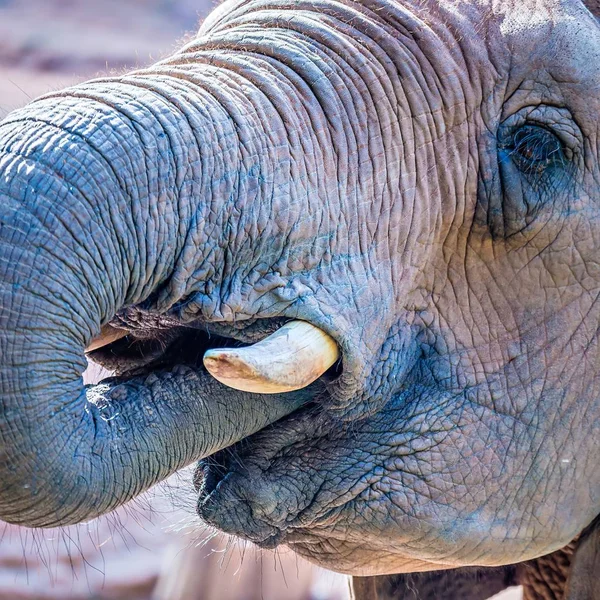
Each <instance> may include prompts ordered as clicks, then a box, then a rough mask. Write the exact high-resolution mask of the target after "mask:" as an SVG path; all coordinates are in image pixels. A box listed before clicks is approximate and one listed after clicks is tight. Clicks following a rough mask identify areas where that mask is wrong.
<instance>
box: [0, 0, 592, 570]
mask: <svg viewBox="0 0 600 600" xmlns="http://www.w3.org/2000/svg"><path fill="white" fill-rule="evenodd" d="M594 12H595V14H596V15H597V16H600V11H598V5H597V3H594V1H592V2H590V3H589V4H588V5H587V7H586V6H585V5H584V4H583V3H582V2H581V1H580V0H562V1H560V2H556V1H554V0H539V1H535V2H534V1H533V0H527V1H526V2H525V4H524V3H523V2H519V3H515V2H509V1H508V0H472V1H471V0H470V1H463V0H439V1H434V0H361V1H356V2H355V1H353V0H342V1H339V2H338V1H334V0H311V1H309V0H293V1H292V0H245V1H243V2H242V1H241V0H235V1H230V2H226V3H225V4H223V5H222V6H221V7H219V8H218V9H217V10H216V11H215V12H213V14H212V15H211V16H210V17H209V18H208V20H207V21H206V22H205V23H204V25H203V26H202V28H201V30H200V32H199V34H198V36H197V37H196V39H194V40H193V41H192V42H190V43H189V44H188V45H186V46H185V47H184V48H182V49H181V50H179V51H178V52H176V53H175V54H174V55H173V56H172V57H170V58H168V59H166V60H164V61H162V62H159V63H158V64H156V65H154V66H152V67H149V68H147V69H143V70H140V71H136V72H133V73H130V74H127V75H123V76H119V77H113V78H105V79H100V80H95V81H92V82H89V83H86V84H83V85H80V86H77V87H74V88H71V89H68V90H65V91H62V92H58V93H54V94H50V95H49V96H46V97H44V98H41V99H39V100H37V101H35V102H33V103H31V104H30V105H29V106H27V107H26V108H24V109H22V110H19V111H17V112H15V113H13V114H12V115H9V116H8V117H7V118H6V119H5V120H4V121H3V122H2V123H1V124H0V306H1V311H0V400H1V407H2V412H1V419H0V517H1V518H3V519H5V520H7V521H11V522H15V523H21V524H26V525H31V526H38V527H46V526H53V525H57V524H67V523H74V522H78V521H82V520H85V519H89V518H92V517H94V516H96V515H99V514H101V513H103V512H106V511H108V510H111V509H113V508H115V507H116V506H118V505H120V504H122V503H123V502H125V501H127V500H128V499H130V498H132V497H133V496H135V495H136V494H138V493H140V492H141V491H143V490H145V489H146V488H148V487H149V486H150V485H152V484H153V483H155V482H157V481H159V480H161V479H163V478H165V477H166V476H168V475H169V474H170V473H172V472H173V471H175V470H176V469H178V468H180V467H182V466H184V465H186V464H190V463H191V462H194V461H196V460H197V459H200V458H202V457H206V456H207V455H209V454H211V453H214V452H215V451H216V450H219V449H221V448H224V447H226V446H230V445H231V444H233V443H234V442H238V443H236V444H235V445H234V446H232V447H231V448H228V449H227V450H226V451H222V452H217V453H215V454H212V455H211V456H210V457H209V458H207V459H205V460H204V461H202V462H201V463H200V464H199V466H198V468H197V476H196V478H195V482H196V485H197V488H198V492H199V500H198V512H199V514H200V516H201V517H202V518H204V519H205V520H206V521H208V522H209V523H211V524H213V525H215V526H216V527H219V528H221V529H223V530H225V531H227V532H229V533H234V534H236V535H239V536H242V537H244V538H246V539H249V540H252V541H253V542H256V543H257V544H259V545H261V546H264V547H273V546H275V545H278V544H287V545H288V546H290V547H292V548H293V549H294V550H296V551H297V552H299V553H300V554H302V555H303V556H305V557H307V558H308V559H309V560H312V561H314V562H317V563H319V564H322V565H324V566H327V567H329V568H332V569H335V570H338V571H343V572H347V573H354V574H362V575H374V574H385V573H401V572H413V571H427V570H434V569H443V568H450V567H461V566H465V565H477V566H495V565H503V564H506V563H513V562H516V561H524V560H527V559H531V558H534V557H537V556H540V555H542V554H545V553H549V552H551V551H553V550H556V549H558V548H560V547H562V546H565V545H566V544H567V543H568V542H569V541H570V540H571V539H573V538H574V537H575V536H576V535H577V534H578V533H579V532H580V531H581V530H582V529H584V528H585V527H586V526H587V525H588V524H589V523H591V522H592V521H593V519H594V518H595V517H596V515H598V513H600V470H599V468H598V466H597V463H596V460H598V455H599V450H600V378H599V376H598V373H599V369H598V367H599V365H600V346H599V340H598V330H599V325H600V303H599V302H598V298H599V297H600V266H599V262H598V258H597V256H598V248H599V247H600V162H599V159H600V138H599V135H600V121H599V118H598V115H600V91H599V90H600V25H599V23H598V20H597V16H594ZM291 321H303V322H305V323H308V324H309V325H311V326H312V327H310V328H309V329H310V331H311V332H312V333H311V335H312V334H315V336H316V337H315V338H314V339H315V340H316V342H314V343H313V342H311V345H310V346H307V348H305V349H304V350H302V348H303V344H304V341H305V340H304V338H303V339H302V340H300V341H298V339H296V338H295V334H294V335H292V336H291V337H290V336H288V332H289V330H290V329H294V327H297V324H292V325H288V323H289V322H291ZM107 326H110V327H112V328H113V329H112V330H109V329H107ZM282 326H287V327H288V329H286V330H284V331H285V334H284V333H281V330H280V328H281V327H282ZM102 327H104V329H103V330H102V331H103V332H104V334H105V335H104V337H103V338H102V339H103V342H106V341H109V340H113V341H112V343H111V344H109V345H107V346H103V347H101V348H99V349H96V350H95V351H94V352H93V353H92V356H93V358H94V359H95V360H97V361H98V362H100V363H103V364H105V365H106V366H109V367H111V368H113V369H115V370H116V371H117V376H116V377H115V378H112V379H109V380H106V381H104V382H102V383H101V384H99V385H97V386H94V387H88V388H85V387H84V386H83V384H82V380H81V373H82V371H83V370H84V367H85V359H84V348H86V347H87V348H97V347H98V346H99V344H98V343H97V342H94V340H95V339H96V338H97V336H98V335H99V334H100V332H101V328H102ZM302 327H304V328H306V327H308V326H306V325H304V326H300V329H302ZM115 328H116V329H118V330H121V331H122V332H123V333H126V334H127V335H126V337H124V338H121V339H118V338H119V337H120V335H115V334H114V331H115ZM110 331H112V334H111V336H109V338H108V339H107V337H106V335H107V332H110ZM275 331H280V333H279V335H278V336H277V337H276V341H275V342H273V339H272V338H271V339H270V340H269V341H267V342H262V344H263V346H261V347H259V348H258V349H257V348H250V349H249V350H241V351H240V350H237V349H236V348H239V347H245V346H248V345H252V344H254V343H256V342H259V341H260V340H262V339H263V338H265V337H266V336H267V335H269V334H272V333H273V332H275ZM332 340H333V341H332ZM288 342H289V343H290V344H295V345H294V348H295V349H296V350H298V352H299V353H297V354H296V353H295V352H283V351H281V346H282V343H283V344H285V343H288ZM265 344H266V346H267V350H265V349H264V346H265ZM323 344H325V345H327V344H328V350H327V351H324V350H323ZM336 346H337V350H336V348H335V347H336ZM220 347H233V348H234V350H233V351H229V352H224V351H219V350H217V351H213V352H212V353H211V354H210V355H209V356H208V359H207V360H209V361H212V362H213V363H216V364H217V367H215V364H213V365H212V367H211V370H213V371H215V372H216V373H217V374H218V375H219V376H220V379H221V380H223V381H225V382H227V383H229V384H231V383H233V384H234V385H235V386H236V387H238V388H241V389H242V390H251V391H239V390H238V391H234V390H233V389H231V388H230V387H228V386H226V385H223V384H221V383H219V382H217V381H216V380H215V379H213V378H212V376H211V375H210V373H209V372H208V371H207V369H206V368H205V367H204V366H203V363H202V357H203V355H204V353H205V351H206V350H208V349H214V348H220ZM332 348H333V349H332ZM338 350H339V353H340V356H341V360H340V361H339V363H338V364H336V365H334V366H333V367H332V368H330V369H329V370H328V371H327V372H325V373H324V374H323V371H324V370H325V369H326V368H327V367H328V366H329V365H330V364H331V363H332V362H333V358H335V356H336V355H337V351H338ZM249 355H252V356H253V357H254V359H256V360H258V361H259V362H260V363H261V364H260V373H259V374H258V375H256V373H257V372H256V371H253V370H252V369H253V368H254V367H253V366H252V365H251V364H250V362H251V361H249V359H248V356H249ZM324 355H327V357H328V360H325V359H323V356H324ZM257 356H258V358H257ZM296 357H301V358H298V359H296ZM332 357H333V358H332ZM230 359H231V360H230ZM219 361H224V362H225V367H223V369H222V370H221V371H219V364H221V363H219ZM228 361H229V362H228ZM235 361H237V363H236V364H233V363H235ZM315 364H316V365H317V366H319V365H320V368H318V369H316V367H315ZM221 366H222V365H221ZM254 366H256V365H254ZM315 369H316V370H315ZM282 372H283V373H288V374H289V373H290V372H291V373H293V374H294V376H295V375H298V377H297V378H296V379H298V381H302V382H303V383H302V384H299V385H304V384H305V383H308V382H309V381H312V380H313V379H314V377H315V376H318V375H321V377H319V378H318V380H316V381H315V382H314V383H312V384H311V385H309V386H308V387H306V388H303V389H300V390H298V391H291V392H287V391H284V390H288V389H291V388H293V387H299V385H295V386H288V385H287V384H286V383H285V382H281V381H280V374H281V373H282ZM257 378H258V384H257ZM269 378H270V383H269V386H270V387H268V389H267V388H266V387H265V386H266V384H265V381H266V380H269ZM292 379H294V377H292ZM263 391H277V392H278V393H277V394H275V395H267V394H263V393H262V392H263ZM286 415H287V416H286ZM282 417H283V418H282ZM277 419H280V420H279V421H277ZM274 421H277V422H276V423H273V422H274ZM250 434H252V435H250Z"/></svg>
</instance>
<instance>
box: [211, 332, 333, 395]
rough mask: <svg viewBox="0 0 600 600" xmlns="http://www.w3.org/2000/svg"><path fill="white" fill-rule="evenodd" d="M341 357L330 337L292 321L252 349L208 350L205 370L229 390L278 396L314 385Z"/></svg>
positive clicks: (250, 347) (251, 347)
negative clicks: (278, 394) (229, 388)
mask: <svg viewBox="0 0 600 600" xmlns="http://www.w3.org/2000/svg"><path fill="white" fill-rule="evenodd" d="M339 356H340V353H339V350H338V347H337V344H336V343H335V341H334V340H333V338H331V336H329V335H328V334H327V333H325V332H324V331H322V330H321V329H319V328H318V327H315V326H314V325H311V324H310V323H307V322H305V321H291V322H290V323H286V324H285V325H284V326H283V327H281V329H278V330H277V331H276V332H275V333H273V334H272V335H270V336H268V337H266V338H265V339H264V340H261V341H260V342H258V343H256V344H254V345H252V346H248V347H246V348H218V349H214V350H208V351H207V352H206V354H205V355H204V366H205V367H206V369H207V371H208V372H209V373H210V374H211V375H212V376H213V377H214V378H215V379H217V380H218V381H220V382H221V383H223V384H224V385H226V386H228V387H231V388H234V389H236V390H242V391H244V392H255V393H260V394H277V393H281V392H291V391H293V390H299V389H301V388H304V387H306V386H307V385H309V384H311V383H312V382H313V381H315V380H316V379H318V378H319V377H320V376H321V375H323V373H325V371H327V369H329V367H331V366H332V365H333V364H334V363H335V362H336V361H337V359H338V358H339Z"/></svg>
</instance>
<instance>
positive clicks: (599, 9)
mask: <svg viewBox="0 0 600 600" xmlns="http://www.w3.org/2000/svg"><path fill="white" fill-rule="evenodd" d="M583 3H584V4H585V5H586V6H587V8H588V10H589V11H590V12H591V13H592V14H593V15H595V16H596V18H597V19H600V0H583Z"/></svg>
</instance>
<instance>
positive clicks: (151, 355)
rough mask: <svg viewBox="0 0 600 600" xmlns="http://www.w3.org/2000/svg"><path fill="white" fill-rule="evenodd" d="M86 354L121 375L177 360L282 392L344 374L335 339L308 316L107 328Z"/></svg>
mask: <svg viewBox="0 0 600 600" xmlns="http://www.w3.org/2000/svg"><path fill="white" fill-rule="evenodd" d="M86 354H87V356H88V357H89V358H90V359H91V360H92V361H93V362H96V363H98V364H100V365H101V366H103V367H105V368H107V369H109V370H111V371H113V372H114V373H115V375H116V376H118V377H119V378H126V377H131V376H139V375H147V374H150V373H152V372H153V371H156V370H159V369H169V368H174V367H176V366H178V365H181V366H186V367H191V368H195V369H199V368H200V369H202V370H204V371H207V372H208V373H209V374H210V375H211V376H213V377H214V378H215V379H217V380H219V381H220V382H221V383H223V384H224V385H226V386H228V387H231V388H233V389H237V390H241V391H246V392H252V393H263V394H270V393H273V394H275V393H283V392H289V391H295V390H298V389H302V388H304V387H307V386H308V385H310V384H311V383H313V382H314V381H316V380H317V379H324V380H326V381H327V382H331V381H332V380H333V379H335V378H337V377H338V376H339V375H340V373H341V360H339V359H340V355H339V350H338V348H337V344H336V343H335V342H334V341H333V339H332V338H330V337H329V336H328V335H327V334H326V333H325V332H323V331H322V330H320V329H318V328H317V327H314V326H313V325H311V324H309V323H307V322H304V321H291V320H285V319H262V320H257V321H254V322H253V323H251V324H250V325H247V326H245V327H243V328H239V329H238V328H233V327H231V326H222V325H220V326H219V325H217V326H215V325H210V324H207V323H195V324H192V325H185V326H182V325H178V324H177V325H173V324H170V323H164V322H163V323H159V324H157V325H156V326H155V327H154V328H150V329H148V328H146V327H143V328H139V329H138V328H133V329H129V328H128V329H124V328H116V327H113V326H111V325H109V326H106V327H104V328H103V331H102V333H101V335H100V336H99V337H98V338H96V339H95V340H94V341H93V342H92V343H91V344H90V345H89V346H88V348H87V350H86Z"/></svg>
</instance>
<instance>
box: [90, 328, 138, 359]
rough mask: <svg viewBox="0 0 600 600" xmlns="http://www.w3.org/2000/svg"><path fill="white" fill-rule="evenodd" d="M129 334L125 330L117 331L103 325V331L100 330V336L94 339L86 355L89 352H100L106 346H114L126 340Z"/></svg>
mask: <svg viewBox="0 0 600 600" xmlns="http://www.w3.org/2000/svg"><path fill="white" fill-rule="evenodd" d="M128 333H129V332H128V331H125V330H124V329H116V328H115V327H112V326H111V325H108V324H107V325H103V326H102V329H100V335H99V336H98V337H96V338H94V339H93V340H92V341H91V342H90V344H89V346H88V347H87V348H86V349H85V352H86V354H87V353H88V352H93V351H94V350H99V349H100V348H103V347H104V346H108V344H112V343H113V342H116V341H117V340H120V339H121V338H124V337H125V336H126V335H127V334H128Z"/></svg>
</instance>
